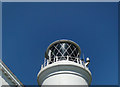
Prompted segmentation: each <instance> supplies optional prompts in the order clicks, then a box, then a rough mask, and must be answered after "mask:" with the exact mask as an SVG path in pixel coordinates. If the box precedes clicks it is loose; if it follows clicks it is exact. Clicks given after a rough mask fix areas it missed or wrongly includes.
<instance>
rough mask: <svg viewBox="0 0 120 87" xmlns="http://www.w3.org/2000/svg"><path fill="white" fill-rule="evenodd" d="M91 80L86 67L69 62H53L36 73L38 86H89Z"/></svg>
mask: <svg viewBox="0 0 120 87" xmlns="http://www.w3.org/2000/svg"><path fill="white" fill-rule="evenodd" d="M91 80H92V77H91V72H90V71H89V69H88V68H87V67H84V66H83V65H82V64H77V63H74V62H71V61H59V62H55V63H53V64H50V65H47V66H46V67H44V68H43V69H42V70H41V71H40V72H39V73H38V84H39V85H90V83H91Z"/></svg>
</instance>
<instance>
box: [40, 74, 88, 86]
mask: <svg viewBox="0 0 120 87" xmlns="http://www.w3.org/2000/svg"><path fill="white" fill-rule="evenodd" d="M42 85H88V83H87V82H86V80H85V79H83V78H82V77H81V76H78V75H75V74H72V73H69V72H68V73H64V72H61V73H59V74H55V75H52V76H50V77H48V78H46V79H45V80H44V82H43V83H42Z"/></svg>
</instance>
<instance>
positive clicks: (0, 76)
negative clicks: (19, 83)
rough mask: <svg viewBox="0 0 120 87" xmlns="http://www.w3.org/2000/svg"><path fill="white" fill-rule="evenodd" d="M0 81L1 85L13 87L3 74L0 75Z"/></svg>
mask: <svg viewBox="0 0 120 87" xmlns="http://www.w3.org/2000/svg"><path fill="white" fill-rule="evenodd" d="M0 71H1V70H0ZM0 81H1V84H2V85H15V84H13V83H12V81H11V80H10V79H8V78H7V76H6V75H5V74H4V73H2V74H0Z"/></svg>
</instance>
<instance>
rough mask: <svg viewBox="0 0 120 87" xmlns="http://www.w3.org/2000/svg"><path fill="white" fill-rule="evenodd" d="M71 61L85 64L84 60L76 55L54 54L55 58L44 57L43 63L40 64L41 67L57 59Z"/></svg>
mask: <svg viewBox="0 0 120 87" xmlns="http://www.w3.org/2000/svg"><path fill="white" fill-rule="evenodd" d="M63 60H65V61H72V62H75V63H78V64H82V65H83V66H85V61H84V60H82V59H80V58H78V57H71V56H56V57H55V58H50V59H46V58H45V59H44V64H43V65H41V69H42V68H44V67H45V66H47V65H49V64H52V63H55V62H58V61H63Z"/></svg>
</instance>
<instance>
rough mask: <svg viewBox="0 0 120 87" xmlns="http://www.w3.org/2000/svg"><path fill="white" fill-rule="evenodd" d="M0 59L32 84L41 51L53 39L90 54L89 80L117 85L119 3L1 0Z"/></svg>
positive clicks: (101, 83)
mask: <svg viewBox="0 0 120 87" xmlns="http://www.w3.org/2000/svg"><path fill="white" fill-rule="evenodd" d="M2 10H3V13H2V17H3V21H2V22H3V30H2V34H3V39H2V41H3V42H2V43H3V49H2V50H3V61H4V63H5V64H6V65H7V66H8V67H9V68H10V69H11V71H12V72H13V73H14V74H15V75H16V76H17V77H18V79H19V80H20V81H21V82H22V83H23V84H24V85H37V74H38V72H39V70H40V66H41V64H43V59H44V54H45V51H46V49H47V47H48V46H49V44H50V43H52V42H53V41H55V40H58V39H70V40H73V41H75V42H76V43H77V44H79V46H80V48H81V51H82V53H84V55H85V57H90V60H91V62H90V65H89V68H90V70H91V72H92V85H115V84H118V3H115V2H114V3H105V2H104V3H92V2H89V3H82V2H81V3H52V2H51V3H5V2H4V3H3V8H2Z"/></svg>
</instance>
